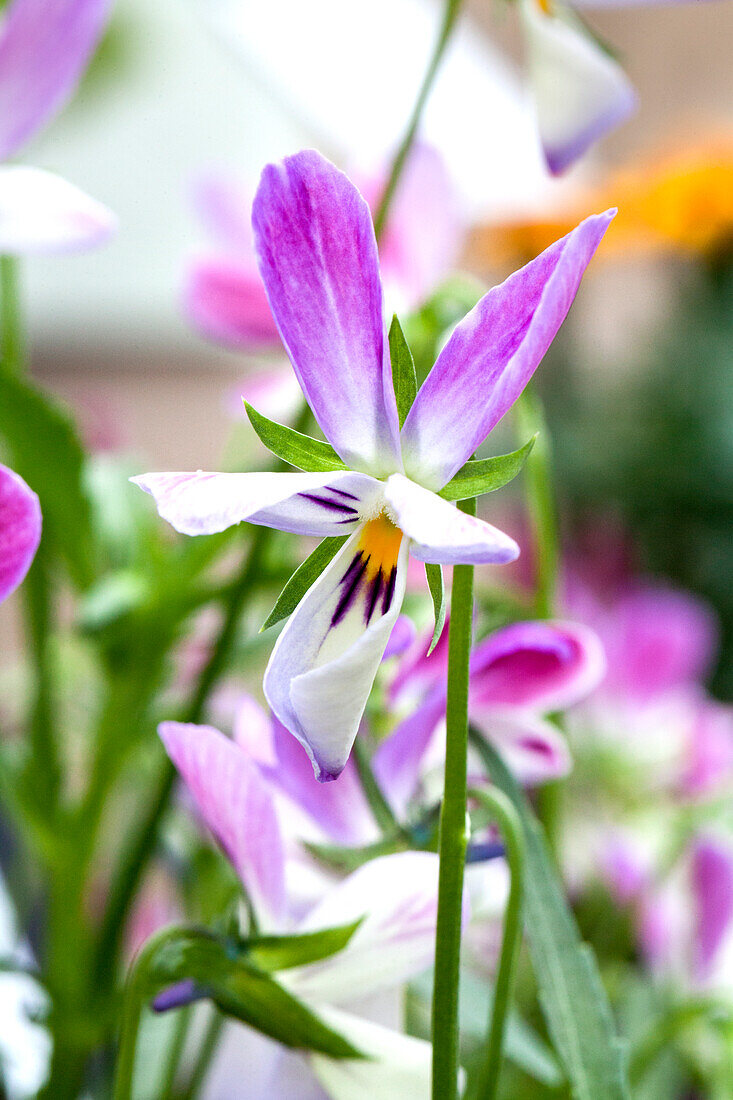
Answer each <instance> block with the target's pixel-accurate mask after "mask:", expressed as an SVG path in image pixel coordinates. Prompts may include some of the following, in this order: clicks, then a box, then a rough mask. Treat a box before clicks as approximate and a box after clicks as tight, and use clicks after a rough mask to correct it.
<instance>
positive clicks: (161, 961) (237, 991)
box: [138, 928, 363, 1058]
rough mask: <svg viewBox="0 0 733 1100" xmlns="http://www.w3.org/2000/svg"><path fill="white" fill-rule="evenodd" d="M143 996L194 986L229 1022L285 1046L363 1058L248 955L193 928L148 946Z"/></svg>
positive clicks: (176, 931)
mask: <svg viewBox="0 0 733 1100" xmlns="http://www.w3.org/2000/svg"><path fill="white" fill-rule="evenodd" d="M149 945H150V946H149V947H148V948H146V949H144V950H145V955H144V956H143V955H141V956H140V962H139V964H138V965H140V964H141V963H143V961H144V964H145V975H144V983H143V992H144V994H145V995H147V996H148V997H153V996H155V994H156V993H158V992H160V991H161V990H162V989H165V988H167V987H168V986H170V985H175V984H177V983H178V982H182V981H191V982H193V984H194V987H195V989H196V992H197V994H198V995H200V996H202V997H207V998H209V999H210V1000H212V1001H213V1002H214V1004H215V1005H216V1006H217V1007H218V1008H219V1009H220V1010H221V1011H222V1012H223V1013H225V1015H227V1016H233V1017H234V1018H235V1019H237V1020H241V1021H242V1022H243V1023H245V1024H249V1026H250V1027H254V1028H256V1029H257V1031H260V1032H262V1034H263V1035H269V1036H270V1038H272V1039H275V1040H276V1041H277V1042H278V1043H282V1044H283V1045H284V1046H288V1047H295V1048H298V1049H302V1050H315V1051H318V1052H319V1053H321V1054H327V1055H329V1057H331V1058H361V1057H363V1056H362V1054H361V1053H360V1052H359V1051H358V1050H356V1048H355V1047H353V1046H352V1045H351V1043H349V1042H347V1041H346V1039H344V1038H342V1036H340V1035H338V1034H337V1033H336V1032H335V1031H333V1030H332V1029H331V1028H330V1027H328V1026H327V1025H326V1024H325V1023H324V1022H323V1021H322V1020H321V1019H319V1017H318V1016H316V1015H315V1014H314V1013H313V1012H311V1010H310V1009H309V1008H307V1007H306V1005H304V1004H303V1003H302V1002H301V1001H299V1000H298V999H297V997H294V996H293V994H291V993H289V992H288V991H287V990H286V989H284V988H283V987H282V986H281V985H279V984H278V983H277V982H276V981H275V980H274V978H272V977H270V975H269V974H265V973H263V972H262V971H261V970H258V969H257V968H256V967H255V966H253V965H252V963H251V962H250V961H249V959H248V957H247V954H246V949H245V950H242V948H241V947H240V946H239V945H237V944H235V943H233V942H232V941H231V940H225V939H223V938H221V937H218V936H215V935H213V934H212V933H210V932H206V931H203V930H199V929H192V928H178V929H167V930H165V932H164V933H162V934H161V936H160V937H159V938H158V940H157V943H156V941H155V940H154V941H149Z"/></svg>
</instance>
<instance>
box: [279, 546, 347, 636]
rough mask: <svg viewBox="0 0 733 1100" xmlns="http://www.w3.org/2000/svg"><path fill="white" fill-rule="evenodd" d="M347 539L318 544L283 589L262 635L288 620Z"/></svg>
mask: <svg viewBox="0 0 733 1100" xmlns="http://www.w3.org/2000/svg"><path fill="white" fill-rule="evenodd" d="M347 538H348V535H332V536H330V537H329V538H325V539H324V540H323V542H320V543H319V544H318V546H317V547H316V548H315V550H314V551H313V553H312V554H310V555H309V556H308V557H307V558H306V559H305V561H304V562H303V564H302V565H299V566H298V568H297V569H296V570H295V572H294V573H293V575H292V577H291V578H290V580H289V581H288V583H287V584H286V585H285V587H284V588H283V590H282V592H281V593H280V595H279V596H278V598H277V602H276V603H275V606H274V607H273V609H272V611H271V612H270V614H269V615H268V616H267V618H266V619H265V621H264V623H263V624H262V626H261V627H260V633H261V632H262V631H263V630H267V628H268V627H270V626H274V625H275V623H279V622H280V620H281V619H287V617H288V615H291V614H292V613H293V611H295V609H296V607H297V606H298V604H299V603H300V601H301V600H302V599H303V596H304V595H305V594H306V592H307V591H308V589H309V588H310V586H311V585H312V584H313V583H314V582H315V581H317V580H318V578H319V577H320V575H321V573H322V572H323V570H324V569H325V568H326V566H327V565H328V563H329V562H330V561H331V560H332V558H334V557H335V556H336V553H337V551H338V550H339V549H340V548H341V547H342V546H343V544H344V543H345V542H346V539H347Z"/></svg>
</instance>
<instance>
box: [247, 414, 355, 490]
mask: <svg viewBox="0 0 733 1100" xmlns="http://www.w3.org/2000/svg"><path fill="white" fill-rule="evenodd" d="M244 408H245V410H246V413H247V416H248V418H249V422H250V424H251V425H252V427H253V428H254V430H255V432H256V433H257V435H258V436H259V438H260V440H261V442H262V443H264V445H265V447H267V449H268V451H272V453H273V454H274V455H276V456H277V457H278V458H281V459H282V460H283V462H287V463H288V465H290V466H295V467H296V469H299V470H307V471H308V472H309V473H314V474H319V473H328V472H329V471H330V470H347V469H348V466H346V465H345V464H344V463H343V462H342V461H341V459H340V458H339V456H338V455H337V454H336V452H335V451H334V449H333V447H332V446H331V444H330V443H324V442H323V440H320V439H313V438H312V436H310V435H304V434H303V433H302V432H296V430H295V428H288V427H286V426H285V424H278V423H277V421H275V420H270V419H269V418H268V417H266V416H263V415H262V413H260V412H257V409H255V408H253V407H252V405H250V404H249V402H248V401H245V402H244Z"/></svg>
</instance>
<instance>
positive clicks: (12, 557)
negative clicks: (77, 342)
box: [0, 466, 42, 602]
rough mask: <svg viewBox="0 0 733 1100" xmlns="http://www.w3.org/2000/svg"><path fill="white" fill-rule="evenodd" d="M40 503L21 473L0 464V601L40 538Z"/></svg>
mask: <svg viewBox="0 0 733 1100" xmlns="http://www.w3.org/2000/svg"><path fill="white" fill-rule="evenodd" d="M41 522H42V521H41V506H40V504H39V502H38V497H37V496H36V494H35V493H34V492H33V490H32V489H29V488H28V486H27V485H26V483H25V482H24V481H23V479H22V478H21V477H19V476H18V474H16V473H15V472H14V471H13V470H10V469H8V467H7V466H0V602H1V601H2V600H4V599H6V598H7V597H8V596H9V595H10V593H11V592H14V591H15V589H16V588H17V587H18V585H19V584H20V583H21V581H22V580H23V578H24V577H25V575H26V573H27V572H28V570H29V569H30V567H31V562H32V561H33V558H34V557H35V554H36V550H37V549H38V544H39V542H40V541H41Z"/></svg>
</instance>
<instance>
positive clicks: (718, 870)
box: [692, 836, 733, 981]
mask: <svg viewBox="0 0 733 1100" xmlns="http://www.w3.org/2000/svg"><path fill="white" fill-rule="evenodd" d="M692 888H693V893H694V897H695V910H696V928H695V938H694V954H695V971H696V974H695V976H696V978H697V979H698V980H699V981H705V980H706V979H707V978H708V977H709V976H710V973H711V970H712V968H713V965H714V963H715V956H716V954H717V952H718V949H719V947H720V945H721V943H722V942H723V939H724V938H725V935H726V933H727V932H728V929H729V928H730V927H731V922H733V847H731V845H730V843H726V842H725V841H723V840H722V839H721V840H719V839H717V838H716V837H712V836H709V837H704V838H702V839H700V840H698V841H697V842H696V844H695V845H694V848H693V853H692Z"/></svg>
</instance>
